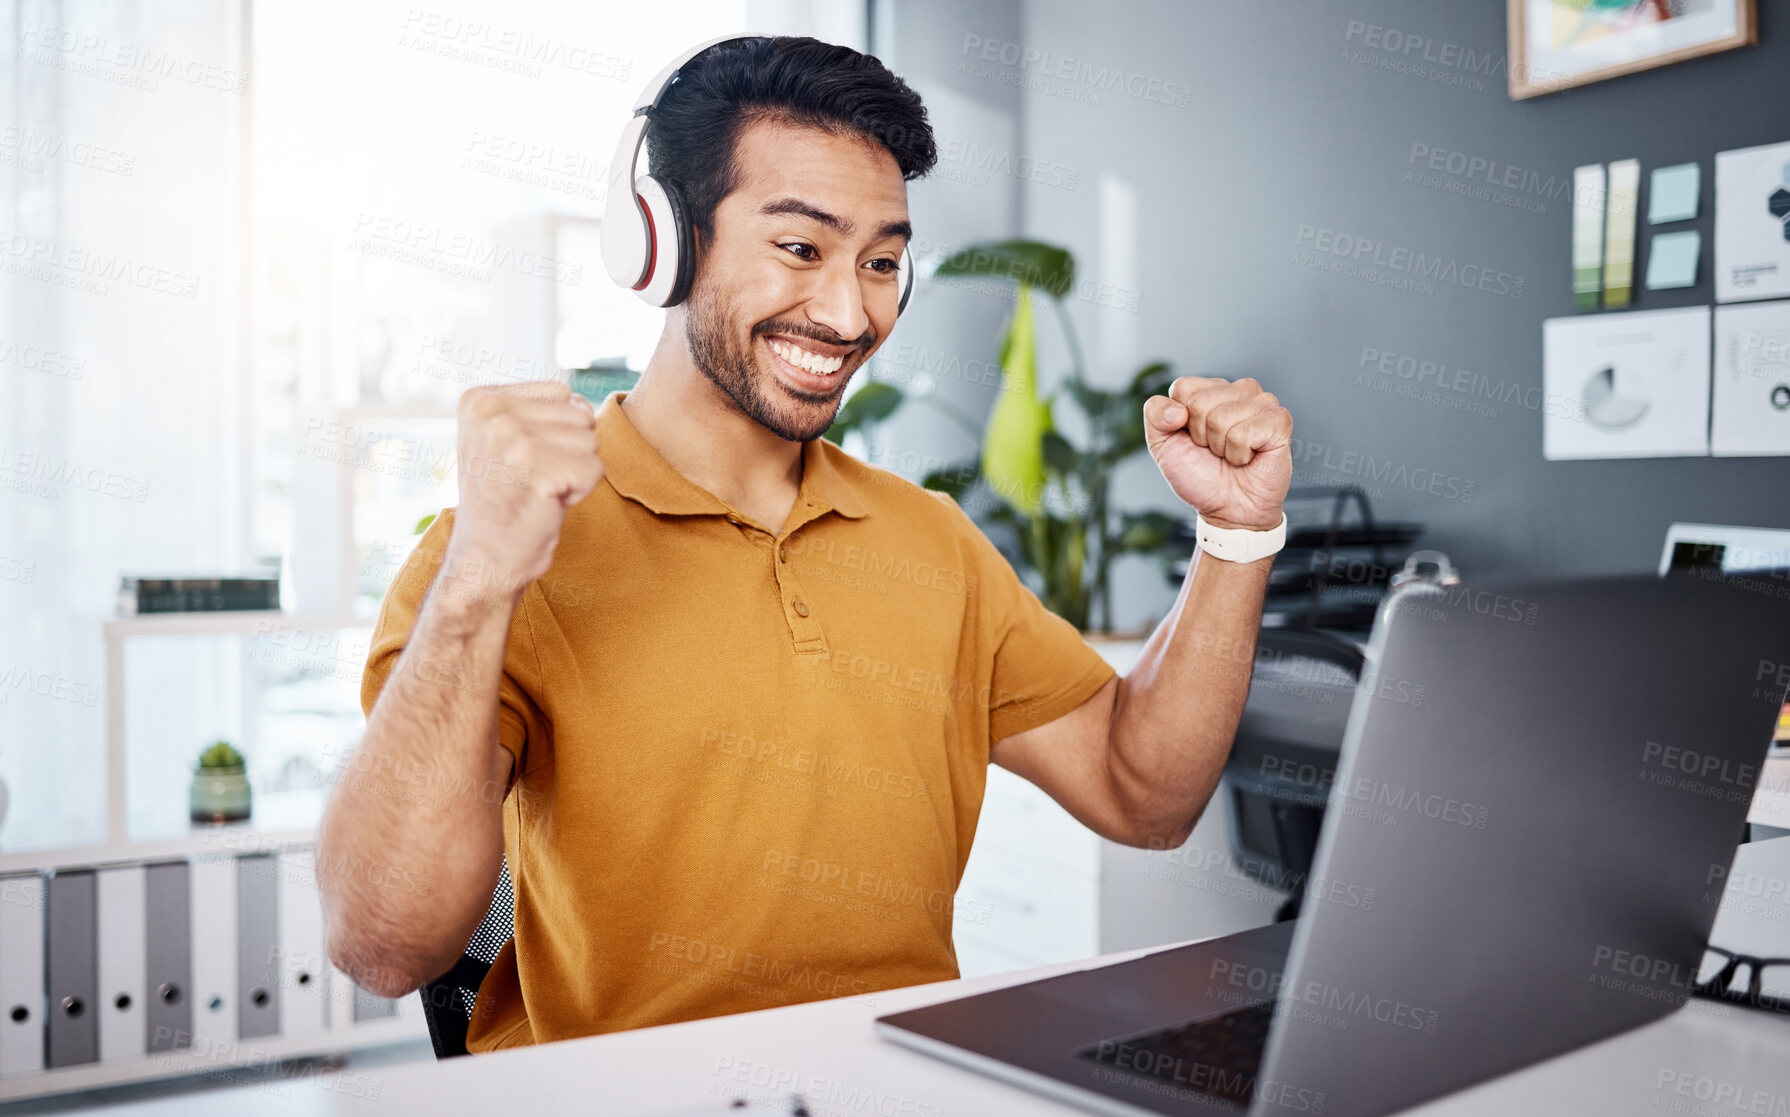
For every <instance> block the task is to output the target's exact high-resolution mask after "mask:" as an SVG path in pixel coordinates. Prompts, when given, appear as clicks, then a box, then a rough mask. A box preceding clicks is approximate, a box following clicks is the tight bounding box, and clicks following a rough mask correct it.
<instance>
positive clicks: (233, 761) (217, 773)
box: [188, 741, 250, 822]
mask: <svg viewBox="0 0 1790 1117" xmlns="http://www.w3.org/2000/svg"><path fill="white" fill-rule="evenodd" d="M188 803H189V805H190V807H191V810H192V819H193V821H194V822H241V821H242V820H243V819H245V818H247V817H249V806H250V799H249V777H248V770H247V765H246V764H245V763H244V762H243V758H242V753H240V752H238V751H237V750H236V748H235V747H234V746H232V745H231V744H230V742H229V741H217V742H215V743H213V744H212V746H211V747H210V748H208V749H206V750H205V751H204V752H202V753H200V754H199V764H198V766H197V767H196V768H194V769H193V787H192V792H191V794H190V795H189V796H188Z"/></svg>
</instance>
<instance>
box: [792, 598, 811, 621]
mask: <svg viewBox="0 0 1790 1117" xmlns="http://www.w3.org/2000/svg"><path fill="white" fill-rule="evenodd" d="M795 610H796V616H798V617H805V616H807V615H808V605H807V603H806V602H804V601H803V600H802V599H801V598H799V597H798V598H796V604H795Z"/></svg>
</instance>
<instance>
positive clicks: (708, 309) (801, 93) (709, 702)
mask: <svg viewBox="0 0 1790 1117" xmlns="http://www.w3.org/2000/svg"><path fill="white" fill-rule="evenodd" d="M650 129H651V131H649V133H648V135H649V142H650V144H651V153H652V168H651V169H652V173H653V174H654V176H655V177H657V178H659V179H660V180H661V181H667V182H671V183H674V184H675V185H676V187H677V188H678V190H679V191H680V193H681V194H682V196H683V198H684V203H685V205H686V207H687V210H688V216H689V220H690V223H691V226H692V227H693V229H694V236H695V241H696V244H697V247H698V267H697V270H696V273H695V278H694V280H693V285H692V287H691V291H690V295H689V298H688V300H687V301H686V302H685V303H684V304H682V305H678V306H676V307H674V308H672V309H671V310H670V311H669V312H668V314H667V318H666V323H665V330H664V333H663V335H662V336H661V338H660V341H659V345H658V348H657V350H656V351H655V352H654V354H653V356H652V359H651V360H650V361H649V362H648V364H647V368H646V370H645V372H644V374H643V375H642V376H641V378H640V380H639V382H638V384H637V385H636V386H635V387H634V388H633V389H632V390H630V391H626V392H617V393H613V394H611V395H610V396H609V397H608V398H607V399H606V400H605V401H604V402H603V404H602V406H601V408H600V409H597V410H596V411H595V413H594V414H593V411H592V409H591V407H590V406H589V405H588V404H586V403H585V402H584V401H583V400H581V399H578V398H576V397H572V396H570V395H569V393H568V391H567V389H566V388H565V387H564V386H563V385H554V384H527V385H517V386H513V387H509V388H479V389H473V390H469V391H468V392H467V393H466V394H465V396H464V398H463V399H462V401H461V403H460V408H459V423H460V433H459V462H460V502H459V505H458V506H457V507H456V508H453V509H448V510H445V511H443V513H442V514H441V516H440V517H439V518H438V519H437V520H436V521H435V522H434V524H433V525H432V526H431V527H430V528H429V530H428V532H427V533H426V534H425V535H424V537H423V539H422V541H421V543H420V544H419V546H418V548H417V550H416V553H415V554H414V555H413V556H412V558H411V559H410V560H409V562H408V563H407V564H406V566H405V568H404V571H403V572H402V573H401V574H400V576H399V577H398V578H397V580H396V581H395V582H394V584H393V586H392V588H391V590H390V592H389V593H388V595H387V597H386V600H385V604H384V606H383V609H382V611H381V613H380V617H379V621H378V629H377V632H376V634H375V638H374V643H373V645H372V648H371V652H370V655H369V657H368V662H367V667H366V675H365V679H364V682H363V693H362V700H363V704H364V705H365V706H366V707H367V709H368V723H367V731H366V735H365V737H364V739H363V740H362V742H361V745H360V748H359V750H358V752H357V754H356V756H355V758H354V759H353V761H352V762H351V765H350V767H349V770H348V771H347V772H345V773H344V774H343V775H342V777H341V778H340V779H339V780H338V782H337V785H336V788H335V792H334V795H333V796H332V799H331V802H330V805H329V808H328V811H327V813H326V815H325V818H324V820H323V825H322V829H321V832H320V834H319V839H318V855H319V856H318V862H319V877H320V885H321V887H322V889H323V895H324V899H325V908H326V912H327V916H328V927H329V951H330V956H331V957H332V958H333V959H334V960H335V961H336V963H337V964H338V965H340V966H341V967H342V969H343V970H344V971H346V972H347V973H348V974H349V975H350V976H352V977H353V978H354V979H355V980H356V981H357V982H359V983H360V984H361V985H363V986H365V987H366V988H368V989H371V990H373V991H374V992H377V993H381V994H385V995H388V996H397V995H401V994H404V993H406V992H408V991H410V990H413V989H416V988H417V987H419V986H420V985H421V984H422V983H424V982H425V981H427V980H430V979H432V978H434V977H436V976H438V975H440V974H441V973H443V972H445V971H446V970H447V969H448V968H449V967H450V966H451V965H452V964H453V963H454V962H455V961H457V960H458V958H459V955H460V953H461V950H462V948H463V947H464V946H465V945H466V942H467V939H468V938H469V936H470V934H471V932H472V931H473V929H474V928H475V927H476V926H477V925H478V923H479V921H480V919H481V918H482V916H483V915H484V911H485V907H486V903H487V900H488V898H489V896H490V895H491V891H492V887H493V885H494V883H495V882H496V880H497V879H498V874H499V870H500V863H501V862H503V861H504V860H505V859H507V864H508V866H509V870H510V873H511V875H512V879H513V882H514V889H515V902H516V906H515V937H514V939H513V940H512V941H511V942H510V943H509V944H508V945H507V946H505V947H504V949H503V951H502V953H501V954H500V955H499V957H498V959H497V961H496V964H495V965H494V966H493V967H492V970H491V973H490V975H489V976H488V977H487V978H486V979H485V981H484V984H483V986H482V988H481V989H480V991H479V996H478V1011H477V1012H476V1014H475V1018H474V1020H473V1022H472V1026H471V1029H470V1031H469V1034H468V1039H467V1046H468V1048H469V1049H470V1050H474V1051H486V1050H494V1049H498V1048H506V1047H512V1046H517V1045H520V1044H528V1043H537V1042H545V1041H549V1040H555V1039H562V1038H567V1037H571V1036H578V1035H584V1034H589V1033H593V1032H603V1031H612V1030H616V1029H622V1028H632V1027H640V1026H645V1025H651V1024H663V1023H669V1022H673V1021H679V1020H688V1019H694V1018H698V1017H704V1016H713V1015H717V1014H721V1013H727V1012H738V1011H745V1010H749V1009H754V1008H765V1007H772V1006H775V1005H778V1004H786V1003H794V1002H798V1001H806V1000H813V999H817V998H820V997H830V996H840V995H859V994H867V993H870V992H873V991H875V990H879V989H885V988H891V987H895V986H900V985H908V984H914V983H918V982H925V981H935V980H942V979H948V978H952V977H955V976H957V973H958V970H957V963H956V957H955V953H954V950H953V947H952V941H951V916H952V896H953V893H954V892H955V889H956V886H957V883H958V879H959V877H960V875H961V873H962V870H963V866H964V863H965V861H966V859H967V858H968V856H969V852H970V843H971V839H972V837H973V835H974V833H975V828H976V820H977V815H978V812H979V810H980V807H981V800H982V792H983V786H984V779H985V775H986V766H987V765H988V764H989V763H990V762H993V763H996V764H1000V765H1002V766H1003V767H1006V768H1008V769H1011V770H1012V771H1014V772H1017V773H1019V774H1020V775H1022V776H1024V777H1026V778H1027V779H1030V780H1032V781H1033V782H1034V783H1036V784H1038V785H1039V786H1040V787H1042V788H1044V789H1045V790H1046V791H1047V792H1049V793H1050V794H1051V795H1052V796H1053V797H1054V798H1055V799H1056V800H1057V801H1058V802H1060V803H1061V804H1063V806H1064V807H1065V808H1066V809H1068V810H1069V811H1070V813H1072V814H1073V815H1074V816H1075V817H1077V818H1078V819H1080V820H1081V821H1082V822H1083V823H1085V824H1086V825H1087V826H1089V827H1090V828H1092V829H1093V830H1095V831H1096V832H1098V833H1100V834H1101V835H1103V836H1105V837H1108V838H1110V839H1112V840H1114V841H1118V842H1124V843H1127V844H1131V845H1138V846H1144V845H1157V846H1162V845H1167V846H1176V845H1179V844H1180V843H1181V842H1182V841H1184V840H1185V839H1186V837H1187V835H1188V834H1189V832H1190V831H1191V830H1192V828H1193V825H1194V822H1195V821H1196V820H1197V819H1198V817H1199V815H1200V812H1201V811H1202V810H1203V808H1204V806H1205V803H1206V801H1207V799H1208V798H1209V797H1210V795H1211V794H1212V791H1213V788H1214V787H1215V785H1216V783H1217V779H1218V774H1219V770H1220V766H1221V764H1222V762H1223V759H1224V756H1225V754H1226V752H1227V750H1228V748H1229V743H1230V739H1231V736H1232V733H1233V732H1234V730H1235V726H1236V722H1237V719H1238V716H1239V713H1240V711H1241V708H1242V704H1243V699H1244V695H1245V692H1246V690H1247V688H1248V682H1249V671H1250V664H1251V661H1252V654H1253V651H1252V650H1253V646H1254V636H1255V631H1256V626H1257V624H1258V621H1259V617H1260V611H1261V603H1262V595H1263V591H1264V586H1265V584H1266V582H1267V576H1268V567H1269V565H1270V561H1271V560H1269V559H1260V560H1257V561H1253V562H1233V561H1224V560H1221V559H1218V558H1215V557H1203V558H1201V560H1200V561H1198V562H1197V563H1196V564H1195V565H1194V567H1193V569H1192V570H1191V571H1190V572H1189V575H1188V577H1187V580H1186V582H1185V584H1184V585H1183V587H1182V589H1181V592H1180V595H1179V597H1178V598H1177V600H1176V602H1175V605H1174V608H1173V610H1172V611H1171V613H1170V614H1169V615H1168V617H1167V618H1166V619H1165V620H1164V621H1163V622H1162V624H1161V625H1160V626H1159V627H1158V628H1157V630H1156V632H1155V634H1154V635H1153V636H1152V637H1151V639H1150V641H1149V643H1148V644H1147V646H1146V647H1145V649H1144V651H1143V653H1142V655H1141V656H1140V657H1139V658H1138V660H1137V664H1136V666H1135V667H1133V668H1132V669H1131V671H1130V672H1129V673H1128V674H1127V675H1126V676H1124V677H1123V678H1121V677H1119V676H1117V675H1116V673H1115V672H1114V670H1113V669H1112V668H1111V667H1110V666H1108V665H1107V664H1106V662H1105V661H1104V660H1102V659H1101V658H1100V656H1099V655H1097V654H1096V653H1095V652H1094V651H1093V650H1092V649H1090V648H1089V647H1088V645H1087V644H1086V643H1085V642H1084V641H1083V640H1082V639H1081V638H1080V635H1079V634H1078V633H1077V632H1076V630H1075V629H1074V628H1073V627H1072V626H1071V625H1069V624H1068V622H1066V621H1064V620H1063V619H1062V618H1060V617H1057V616H1055V615H1053V614H1051V613H1049V612H1048V611H1046V610H1045V609H1044V608H1043V606H1042V605H1041V604H1040V603H1039V601H1038V599H1037V597H1036V596H1034V595H1033V594H1032V593H1031V592H1030V591H1029V590H1028V589H1027V588H1026V587H1025V586H1024V585H1023V583H1021V582H1020V581H1019V580H1018V578H1017V577H1016V575H1015V574H1014V571H1013V569H1012V567H1011V566H1010V565H1009V564H1008V563H1007V562H1006V561H1005V559H1003V558H1002V556H1001V555H1000V553H999V552H998V551H997V550H995V548H994V547H993V546H992V545H991V544H990V543H989V541H988V540H987V538H986V537H985V536H984V535H983V534H982V533H981V532H980V531H979V530H978V529H977V527H976V525H975V524H974V523H973V522H972V521H971V520H970V519H969V517H968V516H967V515H965V514H964V512H963V511H962V510H961V509H960V508H959V507H958V506H957V505H956V504H955V503H954V502H953V501H952V500H950V499H949V498H948V497H945V496H943V495H942V494H938V493H932V492H928V491H926V490H924V489H921V488H919V487H918V486H915V485H913V484H912V483H910V482H908V481H906V480H904V479H902V478H899V477H897V476H896V475H894V474H892V473H889V472H887V471H885V470H881V469H877V468H874V467H871V466H869V465H867V464H865V463H863V462H860V461H858V460H856V459H854V458H852V457H851V456H849V455H847V454H845V453H843V452H841V451H840V450H839V449H838V448H837V447H835V446H833V445H832V444H830V443H828V442H826V441H825V440H823V439H821V438H820V437H819V436H820V435H821V433H822V432H823V431H825V430H826V429H827V427H828V426H829V425H830V424H831V423H832V421H833V419H834V416H835V415H836V413H837V411H838V408H839V404H840V400H841V397H842V394H843V393H844V390H845V386H846V383H847V382H848V380H849V379H850V377H851V376H852V375H853V374H854V373H855V372H856V371H857V370H858V369H859V368H861V367H862V366H863V364H864V363H865V361H867V360H868V359H869V357H870V355H871V354H872V353H873V352H875V350H876V348H877V347H878V345H880V344H881V343H882V341H883V340H884V339H885V338H886V337H887V336H888V333H889V330H890V328H891V327H892V326H893V324H894V321H895V317H896V313H897V299H898V289H897V282H898V281H897V277H896V274H895V271H896V262H897V260H898V259H899V257H900V255H901V251H902V249H903V247H904V245H905V244H906V241H907V239H908V236H909V233H910V227H909V221H908V210H907V189H906V182H907V180H908V179H911V178H914V177H917V176H919V175H922V174H924V173H926V171H927V170H929V169H930V168H931V166H932V164H933V162H934V161H935V158H936V150H935V147H934V143H933V139H932V136H931V132H930V129H929V127H928V126H927V123H926V117H925V111H924V109H923V108H922V106H921V105H920V101H919V98H918V97H917V96H916V95H915V94H914V93H913V91H912V90H911V89H909V88H908V87H907V86H906V85H905V84H904V83H902V82H901V81H900V79H898V78H896V77H894V76H893V75H891V74H890V73H889V72H888V71H887V70H886V69H884V68H883V67H882V65H881V64H880V63H878V62H877V61H876V60H875V59H872V58H868V57H865V56H863V55H860V54H858V53H857V52H854V51H851V50H848V49H846V48H843V47H837V46H830V45H826V44H822V43H818V42H816V41H814V40H811V39H790V38H777V39H755V40H749V41H746V42H735V43H728V44H723V45H721V46H718V47H714V48H711V49H710V50H708V51H706V52H704V53H703V54H701V55H699V56H698V57H697V58H696V59H695V60H694V61H692V62H691V63H690V64H689V65H687V66H686V67H685V68H684V71H683V77H682V78H681V79H680V81H679V82H678V83H677V84H676V85H675V86H673V88H672V89H671V90H670V91H669V92H668V93H667V95H666V97H665V99H664V101H663V102H662V104H661V106H660V108H659V109H657V110H655V111H654V114H653V116H652V117H651V124H650ZM1145 420H1146V427H1147V430H1148V442H1149V448H1150V452H1151V453H1152V455H1153V456H1154V458H1155V460H1156V462H1157V464H1158V465H1159V467H1160V468H1161V470H1162V473H1163V475H1164V477H1166V478H1167V480H1168V482H1169V484H1170V485H1171V486H1172V488H1173V490H1174V491H1175V493H1176V494H1177V495H1178V496H1179V497H1180V498H1181V499H1182V500H1184V501H1186V502H1187V504H1188V505H1189V506H1191V507H1193V508H1195V509H1197V510H1198V511H1199V513H1200V515H1201V516H1202V517H1203V519H1204V520H1205V521H1206V522H1207V523H1208V524H1209V525H1211V526H1213V527H1216V528H1218V529H1221V530H1226V529H1228V530H1237V531H1243V532H1267V531H1269V530H1270V529H1273V528H1276V527H1277V526H1279V525H1282V524H1283V522H1284V521H1283V519H1282V514H1281V503H1282V500H1283V498H1284V496H1285V493H1286V489H1287V484H1288V481H1289V479H1290V476H1291V461H1290V455H1289V440H1290V435H1291V419H1290V417H1289V416H1288V414H1287V412H1286V411H1285V409H1283V408H1281V407H1280V406H1279V404H1278V403H1277V401H1276V400H1275V398H1274V397H1273V396H1272V395H1269V394H1267V393H1265V392H1263V391H1262V390H1261V388H1260V386H1259V385H1257V384H1256V383H1254V382H1253V381H1249V380H1243V381H1239V382H1236V383H1227V382H1225V381H1222V380H1204V379H1197V378H1182V379H1180V380H1177V381H1176V382H1175V383H1174V384H1173V386H1172V387H1171V389H1170V391H1169V395H1168V396H1166V397H1163V396H1158V397H1155V398H1153V399H1151V400H1150V401H1149V402H1148V404H1147V405H1146V407H1145ZM1239 538H1241V537H1239Z"/></svg>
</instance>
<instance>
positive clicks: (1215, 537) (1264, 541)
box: [1195, 515, 1287, 563]
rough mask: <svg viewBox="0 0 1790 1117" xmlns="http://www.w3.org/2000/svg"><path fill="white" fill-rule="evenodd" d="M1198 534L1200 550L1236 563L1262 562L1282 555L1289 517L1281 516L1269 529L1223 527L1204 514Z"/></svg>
mask: <svg viewBox="0 0 1790 1117" xmlns="http://www.w3.org/2000/svg"><path fill="white" fill-rule="evenodd" d="M1195 534H1196V536H1197V537H1198V539H1199V548H1200V550H1202V551H1204V552H1205V553H1206V554H1209V555H1211V556H1213V557H1214V558H1219V559H1223V560H1224V561H1226V562H1236V563H1252V562H1259V561H1261V560H1262V559H1265V558H1272V557H1273V556H1274V555H1276V554H1279V553H1280V549H1281V548H1282V547H1284V546H1286V541H1287V519H1286V516H1285V515H1282V516H1281V517H1280V518H1279V519H1277V520H1276V521H1275V522H1274V524H1273V525H1272V526H1270V527H1267V528H1257V527H1224V526H1222V525H1221V524H1215V523H1213V522H1212V521H1210V520H1208V519H1206V518H1205V517H1204V516H1201V517H1200V518H1199V521H1198V524H1197V528H1196V532H1195Z"/></svg>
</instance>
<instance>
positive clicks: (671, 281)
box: [598, 35, 914, 317]
mask: <svg viewBox="0 0 1790 1117" xmlns="http://www.w3.org/2000/svg"><path fill="white" fill-rule="evenodd" d="M761 38H764V36H762V35H719V36H716V37H715V38H713V39H709V40H707V41H706V42H701V43H698V44H696V45H695V46H693V47H691V48H690V49H689V50H687V51H684V52H683V53H682V54H680V55H678V56H677V57H676V58H674V59H672V60H671V61H670V62H669V63H667V64H666V66H665V67H664V68H663V69H661V70H660V71H659V72H658V73H657V74H655V75H654V76H653V79H652V80H651V81H649V82H648V83H647V84H646V88H645V89H644V90H642V91H641V94H640V98H639V100H637V101H635V102H634V115H633V116H632V117H631V118H630V119H629V120H628V123H627V124H626V125H625V126H624V127H623V128H622V134H621V136H620V137H619V138H618V139H617V140H616V144H615V155H614V157H613V158H611V159H610V161H609V178H608V182H607V189H606V191H605V196H604V201H603V222H602V225H601V226H600V227H599V229H598V239H599V240H600V241H601V243H602V250H603V266H604V267H605V269H607V270H608V272H609V276H610V278H611V279H614V280H615V282H616V283H618V284H620V285H621V286H623V287H627V288H629V289H631V290H633V291H634V292H635V293H636V294H638V295H639V296H640V297H641V298H642V299H644V300H645V301H646V302H648V303H650V304H651V305H653V306H661V307H668V306H676V305H677V304H679V303H681V302H683V301H684V299H685V298H686V297H687V296H688V295H689V293H690V281H691V280H692V279H693V278H694V273H695V259H694V257H695V251H694V248H693V246H692V240H693V238H692V236H691V233H690V229H689V223H688V219H687V218H686V216H685V214H684V207H683V199H682V198H680V197H679V196H678V193H677V190H676V189H675V188H674V187H673V186H672V185H671V184H669V183H662V182H660V181H659V180H657V179H656V178H654V177H653V176H652V175H643V174H640V173H639V165H638V164H639V161H640V149H641V148H642V147H644V146H646V129H647V124H648V122H649V121H650V119H651V117H652V111H653V110H654V109H656V108H658V107H659V102H661V101H663V100H664V99H665V94H666V93H667V92H669V91H670V89H671V87H672V86H673V85H675V84H676V83H677V80H678V78H679V77H680V76H681V74H682V72H683V68H684V67H685V66H686V65H688V64H689V62H690V60H691V59H693V58H695V57H696V56H697V55H699V54H701V53H702V52H703V51H705V50H707V49H709V48H710V47H712V46H715V45H716V44H718V43H726V42H732V41H735V40H746V39H761ZM897 269H898V272H899V282H900V284H901V297H900V301H899V302H898V303H897V304H896V308H895V313H896V316H897V317H899V316H900V314H901V312H902V311H904V310H906V309H907V301H908V297H909V296H911V295H912V294H913V290H914V266H913V259H912V257H911V256H910V255H909V253H908V250H907V247H906V246H905V245H903V246H902V249H901V258H900V260H899V261H898V262H897Z"/></svg>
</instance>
